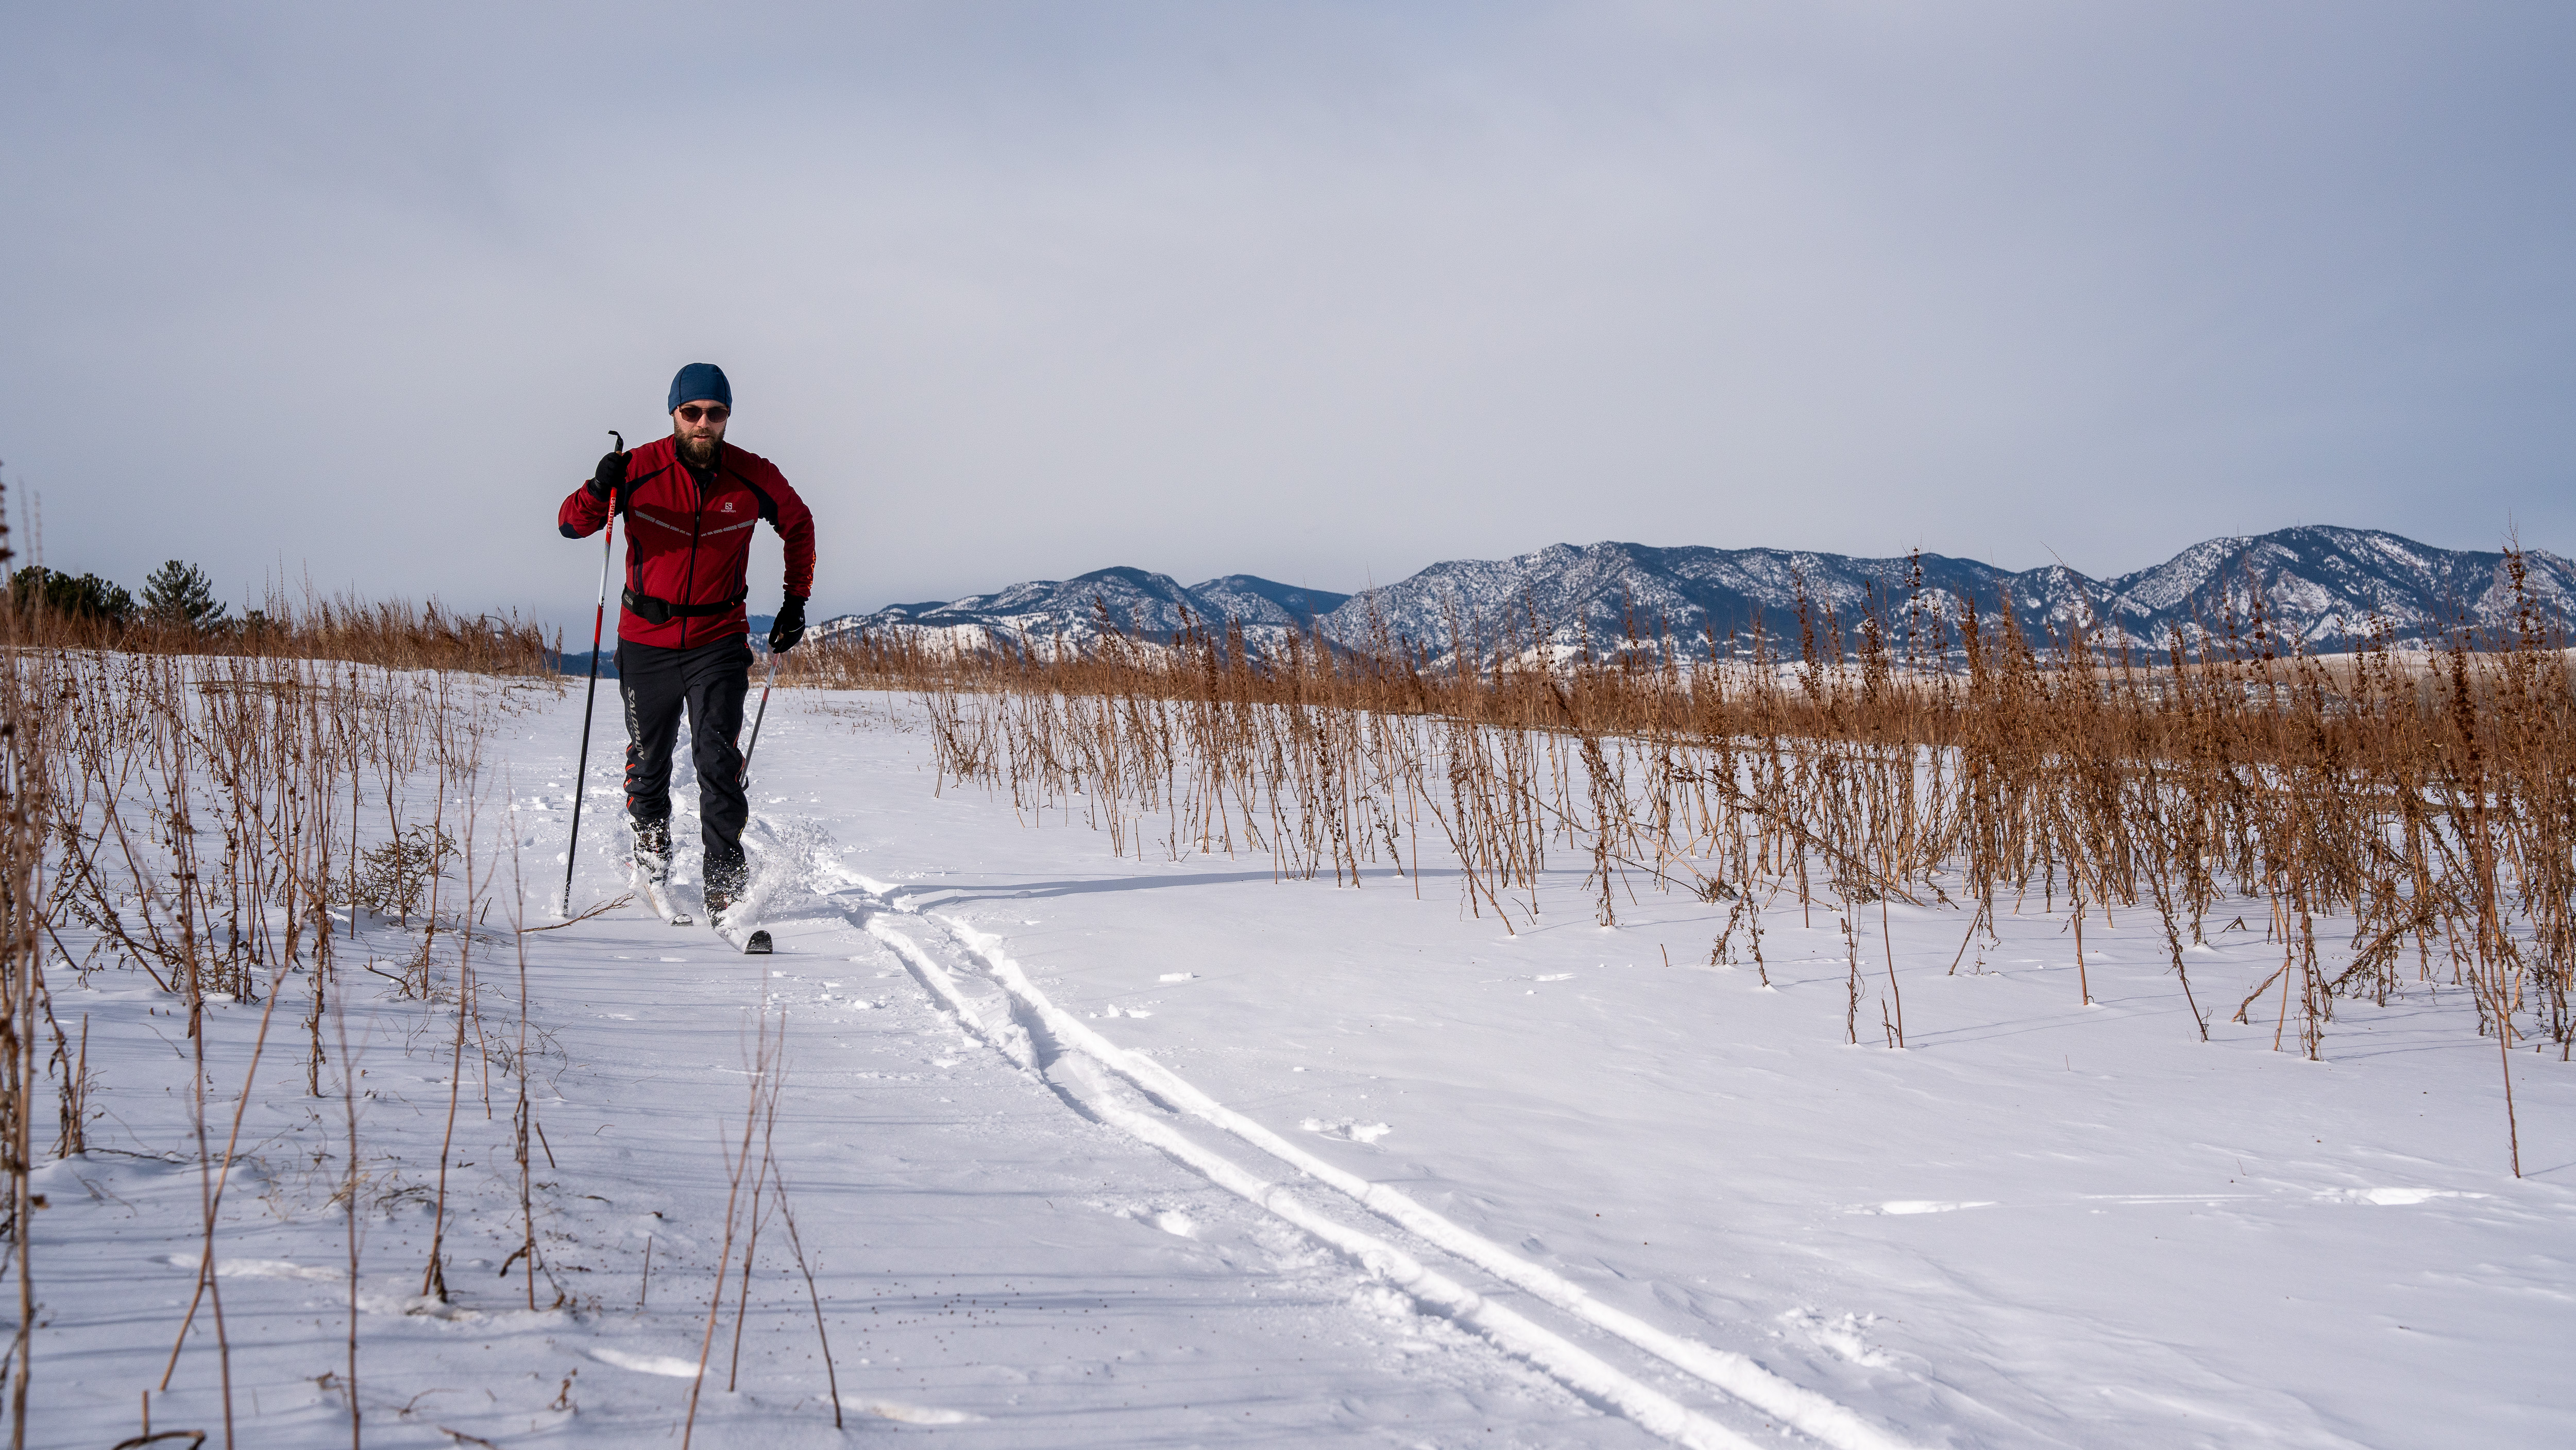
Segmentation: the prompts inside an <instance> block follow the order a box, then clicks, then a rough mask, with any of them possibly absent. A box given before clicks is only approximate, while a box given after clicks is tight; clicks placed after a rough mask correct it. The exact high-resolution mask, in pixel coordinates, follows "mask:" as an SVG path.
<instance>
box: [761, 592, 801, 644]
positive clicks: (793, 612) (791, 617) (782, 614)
mask: <svg viewBox="0 0 2576 1450" xmlns="http://www.w3.org/2000/svg"><path fill="white" fill-rule="evenodd" d="M804 637H805V601H804V600H802V599H799V598H797V597H796V596H795V595H793V594H790V595H788V596H787V597H786V599H784V600H782V601H780V603H779V606H778V617H777V618H776V619H774V620H772V621H770V625H769V650H770V653H772V654H782V655H783V654H785V653H787V652H788V651H789V650H792V649H794V648H796V641H798V640H800V639H803V638H804Z"/></svg>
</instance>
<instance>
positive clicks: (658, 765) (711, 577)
mask: <svg viewBox="0 0 2576 1450" xmlns="http://www.w3.org/2000/svg"><path fill="white" fill-rule="evenodd" d="M667 406H668V407H669V408H670V411H671V436H670V437H668V438H661V439H656V440H655V441H653V442H651V443H647V444H645V445H644V446H642V447H640V448H637V449H636V450H634V451H633V452H631V453H611V454H609V455H608V456H606V457H604V458H602V459H600V460H599V469H598V471H597V472H596V473H594V474H593V475H592V476H591V480H590V482H588V483H586V484H584V485H582V486H581V487H580V488H577V489H574V490H573V491H572V496H571V497H569V498H567V499H565V500H564V502H563V508H562V510H561V511H560V512H559V514H558V515H557V519H556V522H557V524H558V525H559V526H560V527H561V528H562V530H563V536H564V537H565V538H567V539H579V538H584V537H587V536H589V535H591V534H594V533H597V532H598V531H599V530H600V529H601V528H603V527H605V526H606V525H607V523H608V519H609V512H610V510H611V509H612V508H613V509H615V510H616V511H617V512H618V513H621V514H624V515H625V516H626V587H625V591H624V593H623V594H622V595H621V596H620V599H621V602H622V605H623V607H622V608H621V609H620V610H619V612H618V616H617V690H618V693H619V694H620V695H621V696H623V697H624V698H625V701H626V812H627V815H628V817H629V818H630V819H631V820H632V821H633V823H634V826H635V865H636V869H637V870H638V871H639V872H641V873H642V874H643V876H644V877H645V879H646V880H648V881H651V882H652V883H654V884H655V885H659V884H661V883H662V882H663V881H664V880H666V879H668V877H669V874H670V869H671V748H672V746H673V745H674V744H675V743H676V742H677V741H678V739H679V734H680V712H681V710H683V709H684V708H685V709H686V710H687V711H688V715H689V744H690V756H691V758H692V759H693V760H694V761H695V762H696V764H697V768H698V803H699V812H698V817H699V820H700V822H701V827H702V829H701V832H700V835H701V838H702V840H703V843H704V845H705V848H706V887H707V915H708V917H709V918H710V919H711V920H712V921H713V922H714V923H715V924H716V925H718V926H721V925H723V924H724V914H725V912H726V911H727V910H728V909H729V908H730V907H732V905H733V903H734V901H735V900H736V899H737V898H738V897H740V896H741V895H742V891H743V888H744V887H745V886H746V885H748V884H749V878H750V871H749V868H748V867H747V865H746V864H745V862H744V860H743V854H742V827H743V823H744V822H745V821H746V820H748V819H749V818H750V815H751V806H750V803H749V801H748V800H746V799H745V797H744V795H743V782H742V754H741V752H740V750H739V749H737V748H736V746H735V744H734V737H735V736H736V735H738V734H740V733H741V731H742V701H743V696H744V694H745V693H746V692H748V691H749V689H750V688H751V643H750V641H749V640H748V639H747V638H745V636H746V634H748V632H749V630H750V623H749V621H748V619H747V618H746V617H745V615H744V613H743V601H744V600H745V599H746V598H748V597H749V595H750V593H751V589H750V586H749V584H748V583H747V582H746V580H745V577H744V576H745V572H746V570H747V569H748V568H749V566H750V563H751V526H752V525H753V524H754V523H755V522H760V521H766V522H767V523H768V524H769V526H770V527H771V528H773V529H776V530H777V531H778V536H779V537H780V538H781V539H783V540H785V541H786V544H787V590H786V594H787V597H786V600H785V602H784V603H782V604H780V605H779V606H778V619H777V622H776V623H775V624H773V625H772V626H771V627H770V630H769V647H770V648H771V649H772V650H775V651H779V652H782V653H783V652H785V651H787V650H790V649H793V648H795V647H796V642H797V641H798V640H800V639H802V638H804V637H805V600H806V598H807V597H808V596H810V595H811V594H812V593H813V592H814V515H813V514H812V513H811V512H809V511H808V510H807V509H806V507H805V501H804V500H803V499H800V498H798V497H797V496H796V490H794V489H792V488H790V487H788V486H787V480H786V478H785V477H784V476H783V475H781V474H780V473H779V471H778V469H777V468H776V467H775V466H774V465H772V464H771V463H770V461H769V460H768V459H766V458H762V457H760V456H759V455H757V454H753V453H746V452H744V451H743V450H742V449H740V448H736V447H733V446H731V445H729V444H727V443H726V442H725V441H724V437H725V423H726V421H727V420H728V419H729V418H731V416H732V414H733V385H732V384H731V383H729V382H727V381H726V380H725V375H724V370H723V369H722V368H719V367H717V366H716V365H715V364H713V363H691V364H689V365H688V366H687V367H684V368H682V369H680V373H679V376H677V377H675V378H673V379H672V380H671V394H670V399H669V402H668V405H667Z"/></svg>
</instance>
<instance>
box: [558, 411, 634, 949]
mask: <svg viewBox="0 0 2576 1450" xmlns="http://www.w3.org/2000/svg"><path fill="white" fill-rule="evenodd" d="M608 436H609V437H611V438H614V439H616V440H617V451H618V452H620V453H623V452H625V451H626V435H625V434H623V433H620V432H618V431H617V430H616V429H614V428H611V429H609V430H608ZM616 540H617V490H616V489H613V488H612V489H610V490H609V491H608V528H607V529H606V530H605V531H604V532H603V533H602V534H601V536H600V541H599V607H598V609H597V610H595V611H593V612H592V614H591V616H590V694H589V695H588V696H587V697H585V698H584V699H583V701H582V704H581V763H580V764H579V765H576V766H574V767H573V777H572V839H571V840H570V841H568V842H566V843H565V845H564V889H563V914H564V915H565V916H570V915H572V868H573V865H574V863H576V862H577V861H579V860H580V859H581V849H580V848H581V793H582V789H583V787H585V786H587V785H589V784H590V717H591V712H592V711H593V710H595V709H596V708H598V705H599V640H600V635H601V634H602V632H603V631H604V630H605V628H606V626H607V623H608V563H609V559H610V557H611V556H612V555H613V554H614V553H615V552H616Z"/></svg>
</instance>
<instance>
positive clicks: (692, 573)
mask: <svg viewBox="0 0 2576 1450" xmlns="http://www.w3.org/2000/svg"><path fill="white" fill-rule="evenodd" d="M681 466H682V467H683V469H685V470H686V471H687V472H688V475H689V500H690V502H689V562H688V563H687V564H686V565H685V566H683V567H682V569H681V571H680V601H681V602H682V603H684V604H685V603H687V602H688V601H689V586H690V585H691V584H692V583H695V582H696V580H697V577H698V532H699V531H700V530H702V529H704V528H705V527H706V526H707V514H706V507H707V495H706V490H705V489H703V488H700V487H699V486H698V474H697V470H695V469H691V468H688V467H687V465H686V464H685V463H683V464H682V465H681ZM688 647H689V617H688V616H687V615H685V614H683V615H681V616H680V648H682V649H687V648H688Z"/></svg>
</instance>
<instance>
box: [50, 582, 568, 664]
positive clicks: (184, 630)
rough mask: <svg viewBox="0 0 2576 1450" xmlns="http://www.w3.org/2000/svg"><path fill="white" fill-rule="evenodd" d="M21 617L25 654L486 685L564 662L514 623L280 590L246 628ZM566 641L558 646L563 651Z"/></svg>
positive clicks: (242, 624) (241, 623) (543, 638)
mask: <svg viewBox="0 0 2576 1450" xmlns="http://www.w3.org/2000/svg"><path fill="white" fill-rule="evenodd" d="M0 612H8V613H14V614H15V616H16V617H15V618H13V619H12V620H11V621H10V627H11V629H12V634H11V640H12V642H13V643H14V644H16V645H19V646H24V647H37V648H50V649H87V650H113V651H119V652H123V653H128V654H158V655H219V656H230V657H236V658H248V659H277V660H343V661H348V662H350V663H355V664H364V665H374V666H377V667H379V668H383V669H393V670H458V671H462V672H465V673H468V674H478V675H546V674H551V673H553V672H554V668H555V667H554V655H553V653H552V652H550V644H549V641H548V638H547V635H546V631H545V630H544V629H543V628H541V627H539V626H538V625H536V624H533V623H530V622H528V621H526V620H522V619H520V618H519V617H518V615H517V614H516V613H515V612H512V613H509V614H504V615H497V616H496V615H489V614H478V615H461V614H457V613H455V612H453V611H451V610H449V609H447V608H445V607H444V606H442V605H441V604H439V602H438V601H437V600H435V599H432V600H430V601H428V602H427V603H425V604H419V605H415V604H412V603H411V602H410V601H408V600H393V601H383V600H368V599H361V598H359V597H357V596H356V595H354V594H350V593H342V594H339V595H336V596H331V595H324V594H322V593H320V592H318V591H316V590H315V589H313V588H312V587H311V586H309V585H308V586H306V587H305V588H303V589H302V590H300V591H294V592H290V591H288V590H287V589H285V588H283V587H282V586H279V585H275V584H272V585H270V587H269V589H268V597H267V598H266V599H265V600H264V601H263V602H262V605H261V607H260V608H259V609H257V610H254V611H252V612H251V613H250V615H249V616H248V617H247V618H245V619H241V620H233V621H227V622H226V623H224V624H222V625H219V626H217V627H214V628H211V629H198V628H192V627H189V626H186V625H178V624H171V623H167V622H163V621H158V620H152V619H136V620H133V621H131V622H128V623H124V624H110V623H107V622H105V621H102V620H98V619H93V618H84V617H76V616H65V615H61V614H56V613H54V612H53V611H51V610H48V609H45V608H43V607H42V606H40V605H35V606H30V607H26V608H21V609H15V610H11V609H10V607H9V606H8V605H7V604H6V602H5V601H0ZM560 643H561V639H560V634H558V636H557V638H556V639H555V640H554V641H553V647H559V646H560Z"/></svg>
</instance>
